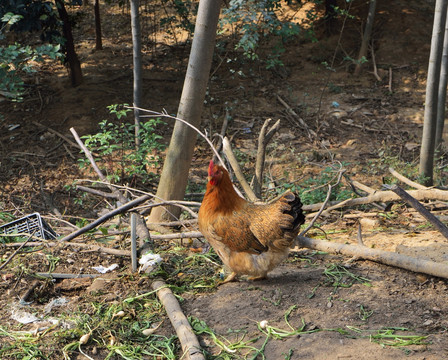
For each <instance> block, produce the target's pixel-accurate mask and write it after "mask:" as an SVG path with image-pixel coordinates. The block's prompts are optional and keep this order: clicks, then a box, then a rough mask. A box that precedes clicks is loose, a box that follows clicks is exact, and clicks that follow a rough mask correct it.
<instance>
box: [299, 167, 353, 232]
mask: <svg viewBox="0 0 448 360" xmlns="http://www.w3.org/2000/svg"><path fill="white" fill-rule="evenodd" d="M344 172H345V169H341V170H339V176H338V178H337V180H336V183H335V184H334V185H331V184H328V191H327V196H326V198H325V200H324V202H323V203H322V206H321V207H320V209H319V211H318V212H317V214H316V215H315V216H314V218H313V220H311V222H310V223H309V224H308V226H307V227H306V228H305V230H303V231H302V232H301V233H300V234H299V236H305V234H306V233H307V232H308V231H309V230H310V229H311V228H312V227H313V226H314V223H315V222H316V221H317V219H318V218H319V216H320V215H321V214H322V212H323V211H324V209H325V207H326V206H327V203H328V201H329V200H330V196H331V191H332V189H333V187H335V186H337V185H338V184H339V183H340V182H341V179H342V175H343V174H344Z"/></svg>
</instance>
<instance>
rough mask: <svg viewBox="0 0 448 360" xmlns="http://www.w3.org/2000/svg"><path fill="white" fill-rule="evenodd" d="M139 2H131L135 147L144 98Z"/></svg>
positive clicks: (137, 143) (135, 0) (138, 136)
mask: <svg viewBox="0 0 448 360" xmlns="http://www.w3.org/2000/svg"><path fill="white" fill-rule="evenodd" d="M139 3H140V2H139V0H130V5H131V28H132V49H133V53H132V57H133V62H134V106H135V107H136V108H135V109H134V121H135V146H136V147H137V148H138V147H139V146H140V143H141V141H140V111H139V110H138V109H137V108H140V107H141V98H142V51H141V49H142V40H141V32H140V16H139Z"/></svg>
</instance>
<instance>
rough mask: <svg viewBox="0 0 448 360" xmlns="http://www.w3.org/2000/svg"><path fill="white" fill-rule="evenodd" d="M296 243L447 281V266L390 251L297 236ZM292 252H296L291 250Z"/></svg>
mask: <svg viewBox="0 0 448 360" xmlns="http://www.w3.org/2000/svg"><path fill="white" fill-rule="evenodd" d="M298 242H299V244H300V246H302V247H306V248H308V249H313V250H319V251H325V252H328V253H331V254H342V255H348V256H355V257H359V258H363V259H366V260H371V261H375V262H377V263H381V264H385V265H390V266H396V267H399V268H402V269H405V270H410V271H414V272H418V273H423V274H428V275H431V276H438V277H441V278H444V279H448V265H446V264H443V263H437V262H434V261H429V260H423V259H418V258H414V257H411V256H407V255H402V254H397V253H394V252H390V251H384V250H378V249H371V248H369V247H366V246H359V245H347V244H340V243H333V242H330V241H326V240H318V239H310V238H307V237H303V236H299V238H298ZM292 251H297V250H296V249H293V250H292Z"/></svg>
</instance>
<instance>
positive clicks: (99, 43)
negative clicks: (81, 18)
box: [94, 0, 103, 50]
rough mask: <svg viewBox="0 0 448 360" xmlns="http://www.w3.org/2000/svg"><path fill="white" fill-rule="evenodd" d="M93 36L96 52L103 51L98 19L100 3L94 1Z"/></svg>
mask: <svg viewBox="0 0 448 360" xmlns="http://www.w3.org/2000/svg"><path fill="white" fill-rule="evenodd" d="M94 11H95V36H96V44H95V49H96V50H103V40H102V35H101V18H100V1H99V0H95V6H94Z"/></svg>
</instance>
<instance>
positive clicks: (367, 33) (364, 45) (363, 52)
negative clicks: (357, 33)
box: [355, 0, 376, 75]
mask: <svg viewBox="0 0 448 360" xmlns="http://www.w3.org/2000/svg"><path fill="white" fill-rule="evenodd" d="M375 10H376V0H370V4H369V13H368V14H367V21H366V28H365V29H364V34H363V36H362V42H361V49H360V50H359V55H358V62H357V64H356V68H355V75H359V73H360V72H361V66H362V60H363V58H365V57H366V56H367V50H368V48H369V42H370V37H371V35H372V30H373V20H374V19H375Z"/></svg>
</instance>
